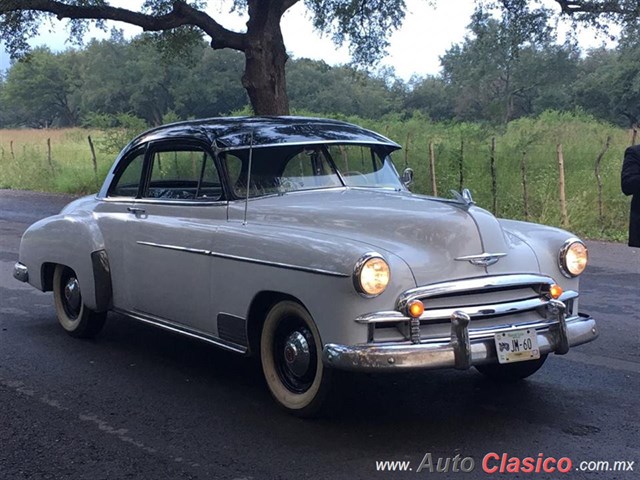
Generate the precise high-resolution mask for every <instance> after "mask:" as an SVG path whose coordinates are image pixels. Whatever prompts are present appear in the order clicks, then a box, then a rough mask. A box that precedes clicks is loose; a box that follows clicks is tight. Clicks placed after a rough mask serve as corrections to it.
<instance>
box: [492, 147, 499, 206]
mask: <svg viewBox="0 0 640 480" xmlns="http://www.w3.org/2000/svg"><path fill="white" fill-rule="evenodd" d="M491 195H492V196H493V214H494V215H497V214H498V181H497V178H496V137H491Z"/></svg>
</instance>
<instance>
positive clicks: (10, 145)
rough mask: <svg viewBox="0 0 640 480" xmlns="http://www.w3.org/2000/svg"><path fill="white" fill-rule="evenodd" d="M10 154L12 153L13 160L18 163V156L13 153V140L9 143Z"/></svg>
mask: <svg viewBox="0 0 640 480" xmlns="http://www.w3.org/2000/svg"><path fill="white" fill-rule="evenodd" d="M9 152H10V153H11V159H12V160H13V161H14V162H15V161H16V154H15V152H14V151H13V140H11V141H10V142H9Z"/></svg>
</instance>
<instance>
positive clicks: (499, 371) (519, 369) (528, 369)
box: [476, 355, 547, 383]
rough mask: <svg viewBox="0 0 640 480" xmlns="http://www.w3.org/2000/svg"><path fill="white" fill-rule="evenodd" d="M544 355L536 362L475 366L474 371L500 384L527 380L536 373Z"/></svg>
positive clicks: (545, 357)
mask: <svg viewBox="0 0 640 480" xmlns="http://www.w3.org/2000/svg"><path fill="white" fill-rule="evenodd" d="M546 359H547V356H546V355H541V356H540V358H538V359H537V360H527V361H526V362H515V363H502V364H500V363H490V364H487V365H476V369H477V370H478V371H479V372H480V373H482V374H483V375H485V376H487V377H489V378H490V379H491V380H494V381H496V382H502V383H513V382H517V381H518V380H522V379H523V378H527V377H529V376H531V375H533V374H534V373H536V372H537V371H538V370H540V368H541V367H542V365H544V361H545V360H546Z"/></svg>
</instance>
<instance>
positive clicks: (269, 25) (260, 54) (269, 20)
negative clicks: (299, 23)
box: [242, 0, 289, 115]
mask: <svg viewBox="0 0 640 480" xmlns="http://www.w3.org/2000/svg"><path fill="white" fill-rule="evenodd" d="M274 1H275V0H271V1H257V0H253V1H250V2H249V21H248V22H247V36H246V42H245V50H244V55H245V69H244V74H243V75H242V86H243V87H244V88H245V89H246V90H247V94H248V95H249V100H250V102H251V105H252V107H253V110H254V113H255V114H256V115H288V114H289V97H288V96H287V83H286V80H285V64H286V63H287V59H288V58H289V56H288V55H287V51H286V49H285V46H284V39H283V38H282V30H281V29H280V19H281V16H282V12H280V11H279V9H278V8H274V5H270V4H271V3H272V2H274ZM276 3H277V2H276Z"/></svg>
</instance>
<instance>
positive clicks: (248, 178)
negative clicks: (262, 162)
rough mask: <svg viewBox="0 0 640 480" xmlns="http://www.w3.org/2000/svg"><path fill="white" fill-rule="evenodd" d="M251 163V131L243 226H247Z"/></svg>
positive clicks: (251, 135)
mask: <svg viewBox="0 0 640 480" xmlns="http://www.w3.org/2000/svg"><path fill="white" fill-rule="evenodd" d="M252 161H253V130H251V134H250V137H249V166H248V168H247V196H246V197H245V199H244V221H243V222H242V224H243V225H246V224H247V209H248V208H249V189H250V188H251V163H252Z"/></svg>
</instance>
